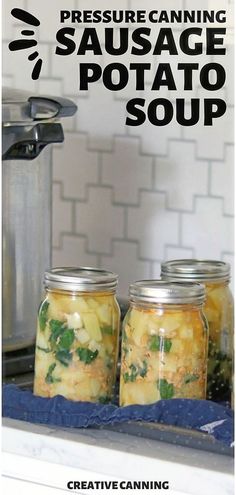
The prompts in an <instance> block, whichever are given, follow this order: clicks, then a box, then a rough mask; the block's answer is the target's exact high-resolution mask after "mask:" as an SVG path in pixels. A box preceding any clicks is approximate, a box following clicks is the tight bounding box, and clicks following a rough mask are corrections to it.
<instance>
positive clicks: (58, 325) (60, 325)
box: [49, 320, 66, 348]
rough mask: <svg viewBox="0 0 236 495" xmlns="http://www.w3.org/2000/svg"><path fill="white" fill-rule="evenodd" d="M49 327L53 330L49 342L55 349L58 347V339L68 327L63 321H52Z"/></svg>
mask: <svg viewBox="0 0 236 495" xmlns="http://www.w3.org/2000/svg"><path fill="white" fill-rule="evenodd" d="M49 327H50V330H51V335H50V337H49V342H50V343H51V346H52V348H55V347H56V345H57V339H58V337H60V336H61V335H62V334H63V333H64V331H65V330H66V326H65V323H64V322H63V321H59V320H50V322H49Z"/></svg>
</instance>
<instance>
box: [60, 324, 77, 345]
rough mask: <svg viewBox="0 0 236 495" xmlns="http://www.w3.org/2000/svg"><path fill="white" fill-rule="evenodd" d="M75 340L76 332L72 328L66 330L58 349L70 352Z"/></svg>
mask: <svg viewBox="0 0 236 495" xmlns="http://www.w3.org/2000/svg"><path fill="white" fill-rule="evenodd" d="M74 340H75V332H74V330H73V329H72V328H68V329H67V330H64V332H63V334H62V336H61V337H60V340H59V342H58V347H59V348H60V349H66V350H69V349H70V348H71V346H72V344H73V342H74Z"/></svg>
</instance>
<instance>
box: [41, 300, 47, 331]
mask: <svg viewBox="0 0 236 495" xmlns="http://www.w3.org/2000/svg"><path fill="white" fill-rule="evenodd" d="M48 307H49V302H48V301H44V302H43V303H42V304H41V306H40V308H39V328H40V330H41V331H42V332H43V331H44V330H45V327H46V323H47V313H48Z"/></svg>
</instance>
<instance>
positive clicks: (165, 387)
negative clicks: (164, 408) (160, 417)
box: [159, 378, 174, 399]
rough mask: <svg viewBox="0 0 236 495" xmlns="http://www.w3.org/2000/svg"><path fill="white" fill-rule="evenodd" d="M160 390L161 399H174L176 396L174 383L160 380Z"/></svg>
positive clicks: (163, 379)
mask: <svg viewBox="0 0 236 495" xmlns="http://www.w3.org/2000/svg"><path fill="white" fill-rule="evenodd" d="M159 390H160V396H161V399H172V397H173V396H174V385H173V383H168V381H167V380H166V379H165V378H161V379H160V380H159Z"/></svg>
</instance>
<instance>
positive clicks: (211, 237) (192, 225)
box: [183, 197, 234, 259]
mask: <svg viewBox="0 0 236 495" xmlns="http://www.w3.org/2000/svg"><path fill="white" fill-rule="evenodd" d="M183 244H184V245H185V246H188V247H192V248H193V249H194V253H195V256H196V257H198V258H203V259H204V258H211V259H220V258H221V256H222V253H224V252H225V251H229V252H233V249H234V240H233V218H232V217H227V216H225V215H224V214H223V199H215V198H211V199H208V198H204V197H201V198H200V197H199V198H196V206H195V212H194V213H191V214H188V213H183Z"/></svg>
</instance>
